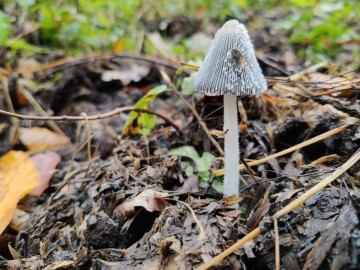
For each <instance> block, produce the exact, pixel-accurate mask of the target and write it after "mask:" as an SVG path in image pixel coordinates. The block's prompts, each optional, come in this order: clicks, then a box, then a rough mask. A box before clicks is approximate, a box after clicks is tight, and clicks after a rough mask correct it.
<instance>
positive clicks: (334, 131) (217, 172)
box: [212, 125, 349, 176]
mask: <svg viewBox="0 0 360 270" xmlns="http://www.w3.org/2000/svg"><path fill="white" fill-rule="evenodd" d="M348 127H349V125H343V126H340V127H337V128H334V129H332V130H330V131H327V132H325V133H323V134H320V135H318V136H316V137H313V138H311V139H309V140H307V141H305V142H302V143H299V144H297V145H294V146H292V147H290V148H288V149H285V150H283V151H280V152H278V153H275V154H272V155H270V156H267V157H265V158H262V159H259V160H254V161H250V162H248V163H247V164H248V166H249V167H252V166H255V165H259V164H261V163H265V162H267V161H269V160H270V159H274V158H278V157H280V156H283V155H286V154H289V153H291V152H294V151H296V150H298V149H300V148H303V147H306V146H309V145H311V144H314V143H316V142H319V141H321V140H324V139H326V138H328V137H330V136H333V135H335V134H338V133H340V132H342V131H344V130H346V129H347V128H348ZM243 169H245V166H244V165H243V164H240V165H239V170H243ZM212 173H213V174H214V176H221V175H224V169H218V170H214V171H212Z"/></svg>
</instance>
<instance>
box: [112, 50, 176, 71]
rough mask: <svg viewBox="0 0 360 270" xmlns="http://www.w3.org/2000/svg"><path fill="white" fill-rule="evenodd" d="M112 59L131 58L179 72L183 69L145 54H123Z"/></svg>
mask: <svg viewBox="0 0 360 270" xmlns="http://www.w3.org/2000/svg"><path fill="white" fill-rule="evenodd" d="M112 58H130V59H134V60H138V61H143V62H148V63H152V64H155V65H159V66H163V67H166V68H170V69H173V70H178V69H179V68H181V66H180V65H175V64H170V63H169V62H167V61H163V60H160V59H157V58H155V57H151V56H147V55H144V54H138V55H136V54H129V53H121V54H117V55H113V57H112Z"/></svg>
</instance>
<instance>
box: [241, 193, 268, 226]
mask: <svg viewBox="0 0 360 270" xmlns="http://www.w3.org/2000/svg"><path fill="white" fill-rule="evenodd" d="M269 210H270V201H269V200H268V198H264V199H263V203H262V204H261V206H260V207H259V208H258V209H257V210H256V211H255V213H254V214H253V215H252V216H251V217H250V218H249V219H248V221H247V222H246V225H247V227H248V228H249V229H251V230H253V229H255V228H256V226H257V225H258V224H259V222H260V221H261V219H262V218H263V217H264V216H265V215H266V214H267V213H268V212H269Z"/></svg>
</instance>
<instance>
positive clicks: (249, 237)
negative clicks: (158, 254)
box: [196, 149, 360, 270]
mask: <svg viewBox="0 0 360 270" xmlns="http://www.w3.org/2000/svg"><path fill="white" fill-rule="evenodd" d="M359 160H360V149H358V150H357V151H356V152H355V153H354V154H353V155H352V156H351V158H350V159H349V160H348V161H346V162H345V163H344V164H343V165H342V166H340V167H339V168H337V169H336V170H335V171H334V172H333V173H332V174H330V175H329V176H327V177H325V178H324V179H323V180H321V182H319V183H318V184H316V185H315V186H313V187H312V188H311V189H309V190H308V191H307V192H305V193H304V194H302V195H301V196H300V197H298V198H297V199H295V200H294V201H292V202H291V203H289V204H288V205H287V206H285V207H284V208H283V209H281V210H280V211H278V212H276V213H275V214H274V215H273V216H272V217H271V218H272V219H280V218H281V217H283V216H284V215H286V214H288V213H290V212H292V211H294V210H295V209H296V208H297V207H299V206H301V205H302V204H303V203H304V202H305V201H307V200H308V199H310V198H311V197H312V196H314V195H315V194H316V193H318V192H319V191H321V190H322V189H323V188H325V187H326V186H327V185H329V184H330V183H331V182H333V181H334V180H336V179H337V178H338V177H339V176H340V175H342V174H343V173H344V172H346V171H347V170H348V169H350V168H351V167H352V166H353V165H354V164H355V163H356V162H358V161H359ZM261 233H262V229H261V228H260V227H257V228H256V229H254V230H253V231H251V232H250V233H249V234H247V235H245V237H243V238H241V239H240V240H239V241H238V242H237V243H235V244H234V245H232V246H231V247H229V248H228V249H226V250H225V251H224V252H222V253H221V254H219V255H217V256H216V257H214V258H212V259H211V260H210V261H208V262H207V263H205V264H203V265H202V266H200V267H198V268H196V270H206V269H209V268H210V267H212V266H213V265H215V264H217V263H219V262H220V261H222V260H223V259H224V258H225V257H227V256H229V255H230V254H231V253H233V252H235V251H236V250H238V249H239V248H241V247H242V246H243V245H244V244H246V243H247V242H248V241H250V240H252V239H254V238H255V237H257V236H259V235H260V234H261Z"/></svg>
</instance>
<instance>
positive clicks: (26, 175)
mask: <svg viewBox="0 0 360 270" xmlns="http://www.w3.org/2000/svg"><path fill="white" fill-rule="evenodd" d="M39 183H40V175H39V172H38V169H37V168H36V165H35V163H34V161H33V160H32V159H31V158H30V157H29V156H28V155H27V154H26V153H24V152H20V151H10V152H9V153H7V154H6V155H4V156H3V157H2V158H1V159H0V234H1V233H2V232H3V231H4V230H5V228H6V227H7V225H8V224H9V223H10V221H11V218H12V216H13V213H14V211H15V209H16V205H17V203H18V201H19V200H20V199H21V198H22V197H24V196H25V195H26V194H28V193H29V192H31V190H32V189H33V188H35V187H36V186H38V185H39Z"/></svg>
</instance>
